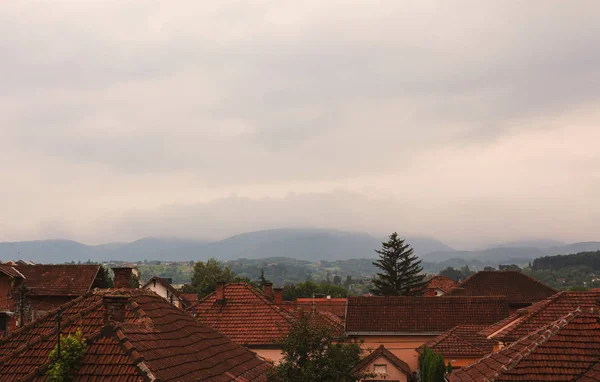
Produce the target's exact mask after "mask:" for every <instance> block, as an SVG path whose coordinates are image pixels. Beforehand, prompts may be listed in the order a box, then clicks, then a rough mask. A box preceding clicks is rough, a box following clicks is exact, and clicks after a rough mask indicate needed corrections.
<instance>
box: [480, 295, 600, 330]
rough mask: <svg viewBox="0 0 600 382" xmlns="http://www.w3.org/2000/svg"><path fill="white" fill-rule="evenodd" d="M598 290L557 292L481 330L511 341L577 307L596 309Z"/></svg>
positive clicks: (598, 304) (599, 296) (599, 301)
mask: <svg viewBox="0 0 600 382" xmlns="http://www.w3.org/2000/svg"><path fill="white" fill-rule="evenodd" d="M599 306H600V291H595V292H559V293H557V294H555V295H553V296H552V297H550V298H548V299H546V300H543V301H540V302H537V303H535V304H533V305H531V306H529V307H527V308H523V309H519V311H518V312H517V313H515V314H513V315H511V316H510V317H508V318H506V319H505V320H502V321H500V322H498V323H496V324H494V325H491V326H490V327H488V328H486V329H485V330H483V331H482V334H484V335H486V336H492V335H493V338H494V339H495V340H499V341H506V342H512V341H516V340H518V339H519V338H521V337H523V336H525V335H527V334H529V333H531V332H533V331H535V330H538V329H539V328H541V327H542V326H545V325H548V324H549V323H551V322H553V321H555V320H558V319H559V318H560V317H562V316H564V315H565V314H567V313H569V312H572V311H573V310H575V309H577V308H581V309H590V308H595V309H598V307H599Z"/></svg>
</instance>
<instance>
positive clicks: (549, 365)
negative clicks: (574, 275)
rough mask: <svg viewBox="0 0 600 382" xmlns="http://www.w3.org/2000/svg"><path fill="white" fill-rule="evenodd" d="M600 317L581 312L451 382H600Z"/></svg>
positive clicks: (592, 312)
mask: <svg viewBox="0 0 600 382" xmlns="http://www.w3.org/2000/svg"><path fill="white" fill-rule="evenodd" d="M599 318H600V313H599V311H598V309H581V308H577V309H575V310H573V311H572V312H569V313H567V314H566V315H563V316H562V317H560V318H558V319H557V320H555V321H553V322H551V323H549V324H548V325H546V326H543V327H541V328H538V329H537V330H535V331H534V332H531V333H529V334H526V335H525V336H523V337H522V338H520V339H519V340H517V341H515V342H514V343H512V344H510V345H508V346H506V347H504V348H502V349H500V350H498V351H496V352H494V353H491V354H489V355H487V356H485V357H483V358H482V359H480V360H479V361H477V362H475V363H473V364H471V365H469V366H467V367H465V368H463V369H461V370H457V371H455V372H453V373H452V374H451V375H449V376H448V377H447V379H448V380H449V381H450V382H466V381H468V382H483V381H599V380H600V323H599Z"/></svg>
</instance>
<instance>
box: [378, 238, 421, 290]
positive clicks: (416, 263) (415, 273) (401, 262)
mask: <svg viewBox="0 0 600 382" xmlns="http://www.w3.org/2000/svg"><path fill="white" fill-rule="evenodd" d="M375 252H377V253H378V254H379V260H377V261H376V262H374V263H373V265H375V266H376V267H377V268H379V269H381V271H382V272H381V273H377V276H376V277H375V279H374V280H373V285H374V288H373V289H371V292H372V293H373V294H374V295H376V296H420V295H422V294H423V292H424V291H425V286H426V285H427V281H425V274H424V273H423V268H421V260H419V259H418V257H417V256H415V255H414V254H413V252H414V251H413V249H412V248H410V245H408V244H405V243H404V240H403V239H400V238H399V237H398V234H397V233H396V232H394V233H393V234H391V235H390V239H389V240H388V241H386V242H383V243H381V249H380V250H375Z"/></svg>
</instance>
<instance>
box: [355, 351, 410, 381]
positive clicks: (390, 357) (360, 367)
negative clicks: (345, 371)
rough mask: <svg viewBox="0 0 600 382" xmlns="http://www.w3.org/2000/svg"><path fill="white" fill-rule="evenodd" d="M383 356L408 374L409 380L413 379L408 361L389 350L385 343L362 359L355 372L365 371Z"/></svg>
mask: <svg viewBox="0 0 600 382" xmlns="http://www.w3.org/2000/svg"><path fill="white" fill-rule="evenodd" d="M382 356H383V357H385V358H387V359H388V361H390V363H391V364H392V365H394V366H396V368H397V369H398V370H400V371H401V372H402V373H404V375H406V376H407V377H408V380H411V379H412V372H411V371H410V367H409V366H408V364H407V363H406V362H404V361H402V360H401V359H400V358H398V357H396V356H395V355H394V354H393V353H392V352H390V351H389V350H387V349H386V348H385V346H383V345H379V347H378V348H377V349H375V350H373V352H371V354H369V355H368V356H366V357H365V358H363V359H361V360H360V362H359V363H358V364H357V365H356V366H355V367H354V371H355V372H364V371H365V370H366V369H367V367H368V366H369V365H370V364H371V363H372V362H374V361H376V360H377V358H379V357H382Z"/></svg>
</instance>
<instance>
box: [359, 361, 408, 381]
mask: <svg viewBox="0 0 600 382" xmlns="http://www.w3.org/2000/svg"><path fill="white" fill-rule="evenodd" d="M373 365H387V375H385V376H383V375H377V376H375V377H373V378H365V379H363V381H373V380H377V381H380V380H382V379H385V380H386V381H399V382H407V381H408V377H407V376H406V374H404V373H403V372H402V371H400V370H399V369H398V368H397V367H396V366H394V365H393V364H392V363H391V362H390V361H389V360H388V359H387V358H385V357H377V358H376V359H375V360H374V361H373V362H371V363H370V364H369V366H368V367H367V370H365V371H366V372H372V371H373Z"/></svg>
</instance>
